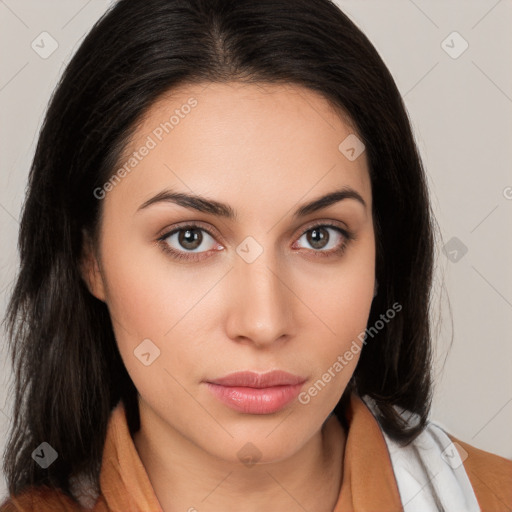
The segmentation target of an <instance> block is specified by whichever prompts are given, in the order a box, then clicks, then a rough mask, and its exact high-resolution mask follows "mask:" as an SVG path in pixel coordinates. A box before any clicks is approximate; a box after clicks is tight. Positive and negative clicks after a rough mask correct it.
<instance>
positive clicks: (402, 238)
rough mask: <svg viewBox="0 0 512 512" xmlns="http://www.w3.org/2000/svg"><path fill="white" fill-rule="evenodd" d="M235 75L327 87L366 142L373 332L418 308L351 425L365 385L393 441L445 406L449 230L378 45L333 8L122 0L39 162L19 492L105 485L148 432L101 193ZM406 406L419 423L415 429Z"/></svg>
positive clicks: (94, 42) (24, 232)
mask: <svg viewBox="0 0 512 512" xmlns="http://www.w3.org/2000/svg"><path fill="white" fill-rule="evenodd" d="M233 80H236V81H241V82H246V83H275V84H279V83H287V84H295V85H298V86H302V87H306V88H308V89H310V90H312V91H315V92H317V93H320V94H321V95H322V96H323V97H324V98H326V99H327V100H328V101H329V102H330V104H331V105H332V106H333V107H334V108H335V109H337V111H339V112H340V115H342V114H344V115H346V116H348V118H349V119H350V120H351V122H352V123H353V125H354V127H355V129H356V130H357V134H358V136H359V137H360V138H361V139H362V141H363V142H364V144H365V146H366V154H367V158H368V162H369V171H370V177H371V184H372V195H373V219H374V225H375V236H376V248H377V252H376V277H377V281H378V285H379V286H378V294H377V296H376V297H375V299H374V301H373V304H372V307H371V311H370V316H369V321H368V325H374V324H375V323H376V322H377V321H378V320H379V318H380V315H381V314H382V313H383V312H384V311H386V310H388V309H389V308H390V306H391V304H394V303H395V302H397V303H399V304H400V305H402V307H403V309H402V311H401V312H400V314H397V315H396V317H395V318H394V319H393V320H392V321H390V322H387V323H385V325H384V327H383V328H382V329H380V330H378V332H377V333H376V334H375V335H374V337H373V339H372V340H371V342H369V343H367V344H366V345H365V346H364V348H363V350H362V353H361V358H360V361H359V364H358V366H357V368H356V370H355V372H354V375H353V377H352V379H351V381H350V383H349V385H348V387H347V389H346V391H345V393H344V395H343V397H342V399H341V400H340V403H339V404H338V406H337V407H336V409H335V413H336V414H338V415H339V417H340V419H341V418H342V417H343V410H344V407H343V406H344V403H345V401H346V399H347V396H348V394H349V393H350V392H351V391H355V392H357V393H358V394H359V395H360V396H364V395H368V396H370V397H371V398H372V399H373V400H375V403H376V405H377V410H378V419H379V421H380V423H381V425H382V428H383V429H384V430H385V431H386V432H387V433H388V434H389V435H390V436H391V437H392V438H394V439H397V440H400V441H401V442H403V443H404V444H407V443H408V442H410V441H412V440H413V439H414V438H415V437H416V436H417V435H418V434H419V433H420V432H421V431H422V429H423V428H424V426H425V424H426V421H427V420H428V415H429V411H430V406H431V398H432V390H431V387H432V380H431V379H432V377H431V360H432V354H431V350H432V347H431V332H430V326H429V314H430V307H429V306H430V302H431V285H432V272H433V259H434V226H435V223H434V220H433V215H432V212H431V207H430V203H429V199H428V190H427V183H426V177H425V173H424V169H423V166H422V162H421V159H420V156H419V152H418V149H417V147H416V144H415V141H414V137H413V134H412V130H411V126H410V123H409V119H408V115H407V112H406V109H405V106H404V104H403V101H402V98H401V96H400V93H399V91H398V89H397V87H396V85H395V82H394V80H393V78H392V76H391V75H390V73H389V71H388V69H387V68H386V66H385V64H384V62H383V61H382V59H381V58H380V56H379V54H378V53H377V51H376V49H375V48H374V47H373V46H372V44H371V43H370V41H369V40H368V38H367V37H366V36H365V35H364V34H363V33H362V32H361V31H360V30H359V29H358V28H357V27H356V26H355V25H354V23H353V22H352V21H351V20H350V19H349V18H348V17H347V16H346V15H345V14H344V13H343V12H342V11H341V10H340V9H339V8H338V7H337V6H336V5H335V4H334V3H333V2H331V1H330V0H258V1H254V0H120V1H119V2H118V3H117V4H115V5H114V6H112V8H111V9H110V10H109V11H107V12H106V13H105V15H103V17H102V18H101V19H100V20H99V21H98V22H97V23H96V24H95V25H94V26H93V28H92V29H91V30H90V32H89V33H88V35H87V36H86V38H85V39H84V40H83V42H82V43H81V45H80V47H79V48H78V50H77V51H76V53H75V55H74V56H73V58H72V60H71V61H70V62H69V64H68V65H67V67H66V69H65V71H64V73H63V75H62V77H61V80H60V82H59V84H58V86H57V87H56V89H55V91H54V93H53V96H52V98H51V100H50V102H49V106H48V109H47V112H46V116H45V119H44V124H43V126H42V129H41V132H40V136H39V139H38V143H37V147H36V151H35V155H34V159H33V162H32V166H31V169H30V174H29V182H28V190H27V196H26V199H25V203H24V206H23V212H22V220H21V227H20V232H19V243H18V246H19V254H20V262H21V264H20V269H19V274H18V276H17V281H16V283H15V286H14V289H13V293H12V296H11V299H10V302H9V304H8V310H7V316H6V325H7V334H8V343H9V349H10V354H11V358H12V364H13V368H14V384H15V386H14V387H15V389H14V410H13V425H12V429H11V432H10V437H9V440H8V444H7V447H6V451H5V457H4V472H5V474H6V477H7V481H8V486H9V492H10V493H11V495H17V494H19V493H21V492H22V491H23V490H24V489H26V488H28V487H31V486H35V485H48V486H50V487H52V488H56V489H60V490H62V491H63V492H64V493H66V494H68V495H69V496H71V497H73V496H72V493H71V492H70V483H69V482H70V477H72V476H73V475H76V474H78V473H85V474H87V475H89V477H90V478H91V479H92V480H93V481H95V482H96V483H98V480H99V469H100V464H101V457H102V450H103V446H104V441H105V435H106V428H107V423H108V419H109V416H110V413H111V411H112V409H113V407H114V406H115V405H116V404H117V403H118V402H119V400H123V401H124V404H125V407H126V410H127V415H128V423H129V427H130V430H131V432H132V433H133V432H135V431H136V430H137V429H138V428H139V424H138V405H137V390H136V388H135V386H134V385H133V382H132V381H131V379H130V377H129V375H128V373H127V371H126V369H125V367H124V365H123V362H122V360H121V357H120V354H119V352H118V348H117V344H116V340H115V338H114V334H113V329H112V324H111V319H110V316H109V312H108V310H107V307H106V305H105V304H104V303H103V302H101V301H99V300H97V299H96V298H95V297H93V296H92V295H91V293H90V292H89V291H88V289H87V287H86V285H85V284H84V282H83V280H82V278H81V274H80V265H79V263H80V258H81V253H82V245H83V240H84V238H83V237H84V234H90V235H91V236H92V237H93V239H95V235H96V234H97V232H98V225H99V222H100V221H101V206H102V201H98V200H97V199H96V197H95V195H94V193H93V191H94V190H95V189H96V188H97V187H101V186H102V185H103V184H104V183H105V182H106V181H107V180H108V179H109V177H111V176H112V174H113V173H114V172H115V170H116V169H117V167H116V166H117V165H118V164H119V159H120V157H121V155H122V153H123V150H124V149H125V147H126V145H127V142H128V141H129V140H130V136H131V135H132V134H133V132H134V130H135V129H136V128H137V126H138V123H139V122H140V121H141V119H142V118H143V115H144V113H145V112H146V111H147V110H148V108H149V107H151V105H152V104H153V103H154V102H155V101H156V100H157V99H158V98H159V97H160V96H161V95H162V94H164V93H166V92H167V91H169V90H171V89H172V88H174V87H176V86H178V85H186V84H194V83H208V82H226V81H233ZM381 323H382V322H381ZM397 407H398V408H403V409H406V410H409V411H411V412H413V413H415V414H416V415H418V418H419V421H418V422H416V423H415V424H414V425H410V424H406V423H405V422H404V421H403V420H402V419H401V418H400V415H399V414H398V412H397V409H396V408H397ZM42 441H46V442H48V443H49V444H50V445H51V446H52V447H53V448H55V450H56V451H57V452H58V453H59V457H58V458H57V460H56V461H55V462H54V463H53V464H52V465H51V466H50V467H48V468H47V469H41V468H40V467H39V465H38V464H36V463H35V462H34V461H33V460H32V458H31V453H32V452H33V450H34V449H35V448H36V447H37V446H38V445H39V444H40V443H41V442H42ZM98 485H99V484H98Z"/></svg>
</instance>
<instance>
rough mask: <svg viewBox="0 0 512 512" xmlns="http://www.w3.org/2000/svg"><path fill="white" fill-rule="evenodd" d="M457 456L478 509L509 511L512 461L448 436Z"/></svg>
mask: <svg viewBox="0 0 512 512" xmlns="http://www.w3.org/2000/svg"><path fill="white" fill-rule="evenodd" d="M448 437H449V438H450V439H451V441H452V442H453V444H454V446H455V447H456V448H457V451H458V452H459V455H460V458H461V460H462V462H463V464H464V469H465V470H466V473H467V475H468V478H469V480H470V482H471V485H472V487H473V490H474V491H475V494H476V497H477V499H478V502H479V503H480V506H481V509H482V511H484V512H487V511H491V510H492V511H494V510H495V511H498V510H499V511H501V510H507V511H508V510H510V509H512V460H509V459H506V458H504V457H500V456H499V455H495V454H494V453H489V452H486V451H484V450H480V449H479V448H476V447H474V446H472V445H470V444H468V443H465V442H463V441H461V440H459V439H457V438H456V437H455V436H453V435H451V434H448Z"/></svg>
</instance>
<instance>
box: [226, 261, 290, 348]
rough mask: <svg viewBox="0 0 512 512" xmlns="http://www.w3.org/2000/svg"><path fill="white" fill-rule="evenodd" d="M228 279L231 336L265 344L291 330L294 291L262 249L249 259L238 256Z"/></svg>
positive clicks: (229, 334) (276, 340)
mask: <svg viewBox="0 0 512 512" xmlns="http://www.w3.org/2000/svg"><path fill="white" fill-rule="evenodd" d="M230 280H231V281H230V283H229V295H230V297H229V304H230V307H229V312H228V319H227V334H228V336H229V337H230V339H232V340H234V341H237V342H239V343H247V344H252V345H254V346H257V347H259V348H264V347H268V346H271V345H272V344H274V343H276V342H283V341H284V340H286V339H288V338H289V337H290V336H291V335H292V334H293V333H292V330H291V329H292V325H294V323H293V314H294V304H293V302H294V295H293V292H292V291H291V290H290V284H289V283H287V275H285V273H284V272H283V270H282V269H281V268H280V267H279V266H277V265H276V264H275V261H274V259H273V258H271V257H270V256H268V255H267V254H266V252H263V254H262V255H260V257H259V258H258V259H257V260H256V261H254V262H252V263H247V262H246V261H244V260H243V259H241V258H240V259H238V261H236V262H235V268H234V269H233V271H232V272H230ZM288 280H289V277H288Z"/></svg>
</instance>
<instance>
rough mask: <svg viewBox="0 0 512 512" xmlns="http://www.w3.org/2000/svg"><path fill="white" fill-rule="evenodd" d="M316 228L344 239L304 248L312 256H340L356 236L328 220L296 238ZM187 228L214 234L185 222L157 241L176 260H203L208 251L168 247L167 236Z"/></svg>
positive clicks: (311, 227)
mask: <svg viewBox="0 0 512 512" xmlns="http://www.w3.org/2000/svg"><path fill="white" fill-rule="evenodd" d="M317 228H332V229H334V230H336V231H337V232H338V233H340V234H341V235H342V236H343V238H344V241H343V242H342V244H341V246H339V247H338V248H335V249H331V250H329V251H322V250H314V249H306V250H310V251H312V252H313V253H314V257H320V258H326V257H331V256H342V255H343V254H344V253H345V251H346V249H347V247H348V245H349V244H350V243H351V242H352V241H353V240H355V239H356V237H355V236H354V234H353V233H350V232H349V231H347V230H345V229H342V228H340V227H339V226H337V225H335V224H331V223H329V222H324V223H319V224H314V225H312V226H310V227H308V228H307V229H306V230H305V231H303V232H302V233H301V235H300V236H299V238H298V239H300V238H302V237H303V236H304V235H305V234H306V233H308V232H309V231H313V230H314V229H317ZM187 229H198V230H201V231H204V232H206V233H208V235H210V236H211V237H212V238H215V236H214V235H213V234H212V233H211V232H210V231H209V230H208V229H206V228H204V227H203V226H201V225H199V224H195V223H193V222H192V223H190V224H185V225H183V226H180V227H178V228H175V229H173V230H172V231H168V232H166V233H165V234H164V235H162V236H160V237H159V238H158V239H157V243H158V244H159V245H160V246H161V248H162V250H163V251H164V252H165V253H167V254H170V255H171V256H172V257H173V258H174V259H176V260H185V261H200V260H203V259H204V258H205V256H202V255H203V254H206V253H208V252H209V251H205V252H201V253H192V252H188V253H187V252H185V251H177V250H175V249H173V248H172V247H170V246H169V244H168V243H167V242H166V240H167V238H169V237H170V236H171V235H174V234H175V233H179V232H180V231H186V230H187ZM298 239H297V240H298Z"/></svg>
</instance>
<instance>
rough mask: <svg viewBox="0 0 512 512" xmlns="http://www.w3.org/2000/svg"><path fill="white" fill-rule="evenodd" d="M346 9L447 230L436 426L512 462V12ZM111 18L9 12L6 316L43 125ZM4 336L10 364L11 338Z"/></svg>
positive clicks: (360, 0)
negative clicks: (67, 70) (42, 52)
mask: <svg viewBox="0 0 512 512" xmlns="http://www.w3.org/2000/svg"><path fill="white" fill-rule="evenodd" d="M338 4H339V5H340V7H341V8H342V9H343V10H344V11H345V12H346V13H347V14H348V15H349V16H350V17H351V18H352V19H353V20H354V21H355V22H356V24H358V25H359V27H361V28H362V30H363V31H364V32H365V33H366V34H367V35H368V37H369V38H370V40H371V41H372V42H373V44H374V45H375V46H376V47H377V49H378V51H379V53H380V54H381V56H382V57H383V59H384V61H385V62H386V64H387V65H388V67H389V68H390V70H391V73H392V74H393V76H394V77H395V80H396V82H397V84H398V87H399V89H400V91H401V93H402V95H403V96H404V100H405V103H406V106H407V109H408V111H409V114H410V117H411V120H412V123H413V128H414V130H415V133H416V137H417V141H418V144H419V147H420V151H421V153H422V156H423V158H424V162H425V165H426V168H427V172H428V174H429V183H430V189H431V194H432V201H433V207H434V211H435V213H436V215H437V219H438V222H439V224H440V227H441V232H442V236H443V241H442V243H441V244H440V247H439V254H438V259H437V268H438V271H437V285H436V292H437V293H438V295H439V294H441V287H440V283H441V279H444V281H445V284H446V289H445V292H444V295H442V297H441V300H440V303H439V304H440V310H441V311H442V316H443V320H444V322H443V324H442V327H441V328H440V330H439V332H438V334H437V335H436V344H437V352H438V357H437V359H438V364H437V368H436V375H437V384H436V389H435V399H434V407H433V411H432V416H431V417H432V419H433V420H434V421H437V422H438V423H440V424H441V425H443V426H444V427H445V428H446V429H448V431H449V432H451V433H453V434H454V435H455V436H457V437H459V438H461V439H462V440H464V441H466V442H468V443H470V444H472V445H474V446H477V447H480V448H482V449H485V450H488V451H491V452H494V453H497V454H500V455H502V456H505V457H508V458H512V436H511V435H510V430H511V429H510V425H511V424H512V343H511V341H512V339H511V338H512V337H511V334H510V333H511V328H512V265H511V261H512V229H511V227H512V226H511V224H512V223H511V217H512V172H511V163H512V143H511V142H512V115H511V114H512V66H511V63H512V59H511V52H510V48H512V31H511V30H510V27H511V26H512V2H511V1H510V0H501V1H496V0H478V1H468V0H458V1H446V0H437V1H434V0H431V1H426V0H423V1H420V0H415V1H412V0H352V1H349V0H340V1H338ZM108 5H109V2H108V1H106V0H89V1H87V0H65V1H64V0H59V1H57V0H0V19H1V26H2V30H0V38H1V41H0V43H1V47H2V49H3V51H2V61H1V70H2V72H1V77H0V109H1V113H2V115H1V119H2V122H1V123H0V129H1V132H0V144H1V155H2V159H1V161H0V230H1V231H0V232H1V242H2V244H1V247H2V250H1V252H0V314H1V315H2V316H3V314H4V311H5V306H6V301H7V297H8V294H9V291H10V289H11V287H12V281H13V278H14V275H15V270H16V266H17V255H16V237H17V231H18V219H19V215H20V208H21V205H22V201H23V195H24V189H25V185H26V177H27V172H28V169H29V166H30V162H31V158H32V155H33V151H34V148H35V142H36V140H37V134H38V130H39V127H40V125H41V122H42V118H43V113H44V111H45V108H46V105H47V102H48V100H49V97H50V95H51V92H52V90H53V88H54V86H55V85H56V83H57V80H58V78H59V76H60V74H61V72H62V70H63V68H64V65H65V64H66V63H67V62H68V60H69V58H70V56H71V55H72V53H73V52H74V50H75V49H76V48H77V46H78V44H79V43H80V41H81V40H82V38H83V37H84V35H85V34H86V33H87V31H88V30H89V29H90V27H91V26H92V24H93V23H94V22H95V21H96V20H97V19H98V18H99V16H100V15H101V14H102V13H103V12H104V11H105V9H106V7H107V6H108ZM45 31H46V32H48V33H49V34H51V36H52V37H53V38H54V39H55V40H56V41H57V43H58V48H57V49H56V51H55V52H54V53H53V54H52V55H51V56H49V57H48V58H46V59H43V58H41V57H40V56H39V55H38V54H37V53H36V52H35V51H34V50H33V49H32V47H31V43H32V41H34V40H35V39H36V37H38V36H39V35H40V34H41V33H42V32H45ZM454 31H456V32H458V33H459V34H460V36H461V37H459V36H458V35H453V34H452V33H453V32H454ZM443 41H445V42H444V43H443ZM466 42H467V44H468V48H467V49H466V50H465V51H464V52H463V53H461V51H462V50H463V49H464V47H465V45H466ZM447 52H448V53H447ZM449 53H450V54H451V55H449ZM459 53H460V55H459ZM454 57H456V58H454ZM453 237H455V240H451V239H452V238H453ZM445 243H448V246H447V247H448V249H447V251H446V254H445V253H443V251H442V244H445ZM462 244H463V245H464V246H465V247H466V248H467V252H466V253H465V254H463V251H462V250H461V248H462V247H463V246H462ZM461 255H462V257H461ZM455 260H456V261H455ZM447 297H449V300H450V305H451V309H452V315H453V326H452V325H451V321H450V318H449V304H448V302H447ZM0 334H1V336H2V338H1V342H0V349H2V350H3V349H4V345H5V343H4V340H5V334H4V333H3V332H1V333H0ZM452 335H453V339H454V341H453V346H452V348H451V350H450V351H449V352H448V346H449V343H450V339H451V336H452ZM1 356H2V357H1V360H0V371H1V379H0V384H1V388H0V449H2V450H3V447H4V444H5V438H6V435H7V429H8V426H9V418H10V410H11V406H12V397H11V396H9V394H8V393H7V389H6V386H7V383H8V381H9V378H10V375H11V373H10V366H9V361H8V360H7V358H6V356H5V351H3V352H2V354H1ZM4 494H5V485H4V484H3V482H0V496H2V495H4Z"/></svg>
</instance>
